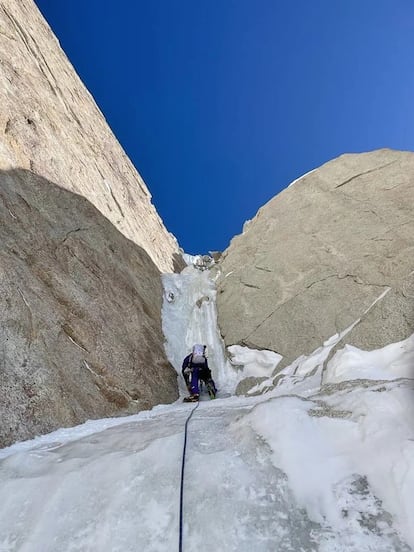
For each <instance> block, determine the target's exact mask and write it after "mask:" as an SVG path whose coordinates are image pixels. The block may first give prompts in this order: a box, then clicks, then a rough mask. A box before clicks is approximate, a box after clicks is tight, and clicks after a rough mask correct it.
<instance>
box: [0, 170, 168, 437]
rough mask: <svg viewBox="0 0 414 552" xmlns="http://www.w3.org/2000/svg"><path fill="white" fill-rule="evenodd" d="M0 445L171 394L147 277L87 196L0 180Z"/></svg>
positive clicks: (156, 304)
mask: <svg viewBox="0 0 414 552" xmlns="http://www.w3.org/2000/svg"><path fill="white" fill-rule="evenodd" d="M0 244H1V247H0V338H1V340H0V348H1V349H0V418H1V424H0V447H1V446H5V445H7V444H9V443H11V442H13V441H15V440H20V439H25V438H28V437H31V436H33V435H36V434H40V433H45V432H48V431H51V430H53V429H56V428H58V427H63V426H70V425H76V424H77V423H80V422H83V421H85V420H87V419H89V418H102V417H105V416H113V415H119V414H128V413H134V412H138V411H139V410H142V409H148V408H151V407H152V406H153V405H155V404H158V403H160V402H161V403H162V402H164V403H167V402H171V401H173V400H175V399H176V398H177V397H178V392H177V374H176V372H175V371H174V369H173V368H172V367H171V366H170V365H169V363H168V362H167V360H166V358H165V355H164V350H163V343H164V337H163V334H162V330H161V314H160V313H161V298H162V287H161V278H160V274H159V271H158V269H157V267H156V266H155V264H154V263H153V261H152V260H151V258H150V257H149V255H148V254H147V253H146V252H145V251H144V250H143V248H142V247H140V246H138V245H136V244H135V243H133V242H131V241H130V240H128V239H127V238H125V236H123V235H122V234H121V233H120V232H119V231H118V230H117V229H116V228H115V227H114V226H113V225H112V224H111V223H110V222H109V221H108V220H107V219H106V218H105V217H104V216H103V215H102V214H101V213H100V212H99V211H98V210H97V209H96V208H95V207H94V206H93V205H92V204H91V203H90V202H89V201H88V200H87V199H85V198H84V197H82V196H79V195H77V194H74V193H73V192H69V191H67V190H63V189H62V188H60V187H58V186H56V185H55V184H54V183H51V182H49V181H47V180H46V179H44V178H42V177H40V176H38V175H35V174H33V173H31V172H29V171H26V170H22V169H20V170H17V169H16V170H12V171H6V172H5V171H1V172H0Z"/></svg>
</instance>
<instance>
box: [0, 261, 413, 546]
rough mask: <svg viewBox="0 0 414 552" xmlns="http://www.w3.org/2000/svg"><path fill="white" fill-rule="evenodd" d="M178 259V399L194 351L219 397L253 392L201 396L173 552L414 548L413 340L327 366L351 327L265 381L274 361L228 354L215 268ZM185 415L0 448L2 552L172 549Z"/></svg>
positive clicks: (351, 354) (173, 317)
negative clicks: (182, 264) (245, 388)
mask: <svg viewBox="0 0 414 552" xmlns="http://www.w3.org/2000/svg"><path fill="white" fill-rule="evenodd" d="M186 260H187V264H188V266H187V267H186V268H185V269H184V271H183V272H182V273H181V274H180V275H177V274H169V275H164V277H163V281H164V287H165V301H164V305H163V329H164V333H165V338H166V343H165V347H166V351H167V354H168V356H169V358H170V361H171V363H172V364H173V366H174V367H175V369H176V371H177V378H178V382H179V385H180V390H181V394H182V395H183V394H184V391H185V389H184V385H183V383H182V377H181V363H182V360H183V358H184V356H186V354H188V353H189V351H190V349H191V347H192V345H193V344H194V343H198V342H200V343H203V344H206V345H207V347H208V354H209V364H210V367H211V369H212V372H213V377H214V379H215V381H216V383H217V385H218V387H219V397H220V394H221V396H222V397H224V396H226V394H233V393H234V392H235V389H236V387H237V385H238V384H239V383H240V382H241V381H242V380H243V379H244V378H246V377H249V378H251V377H253V378H258V383H257V385H256V386H255V387H254V388H253V389H252V390H251V391H252V396H247V397H236V396H231V397H229V398H218V399H216V400H215V401H210V400H208V397H207V396H202V399H203V400H202V401H201V402H200V404H199V407H198V408H197V410H196V411H195V412H194V415H193V417H192V418H191V421H190V423H189V434H188V442H187V461H186V471H185V474H186V476H185V482H184V534H183V550H186V551H187V550H188V551H195V550H197V552H204V551H207V550H208V551H210V550H211V549H212V548H214V549H215V550H219V551H221V550H223V551H233V550H234V551H236V550H237V552H250V551H251V550H258V551H260V552H262V551H269V552H270V551H272V552H273V551H275V550H278V551H281V552H288V551H289V552H291V551H294V552H296V551H298V552H300V551H302V552H303V551H305V552H311V551H314V552H316V551H318V552H319V551H320V552H334V551H335V552H336V551H338V552H343V551H345V552H371V551H372V550H375V551H376V552H391V551H401V552H405V551H408V550H414V528H413V527H412V523H411V520H412V519H414V500H413V498H412V497H413V496H414V426H413V420H414V390H413V375H414V374H413V366H414V362H413V361H414V335H413V336H411V337H410V338H408V339H407V340H405V341H402V342H401V343H395V344H391V345H388V346H387V347H384V348H382V349H380V350H377V351H369V352H367V351H361V350H359V349H357V348H355V347H351V346H349V345H346V346H345V347H343V348H340V349H339V350H337V351H336V352H335V354H334V355H333V356H330V355H331V354H332V349H333V347H334V346H337V347H340V341H341V339H342V338H343V337H344V335H345V334H346V333H347V332H348V331H349V330H350V329H351V328H352V327H354V326H355V324H356V323H358V321H355V323H354V324H353V325H352V326H351V327H350V328H348V329H347V330H345V332H342V334H338V335H335V336H332V337H331V338H330V339H329V340H327V341H326V342H325V343H324V344H322V345H321V347H319V348H318V349H317V350H316V351H314V352H313V353H312V354H311V355H309V356H307V357H306V356H300V357H299V358H298V359H297V360H296V361H295V362H293V363H292V364H291V365H290V366H288V367H287V368H284V369H283V370H282V371H281V372H279V373H278V374H277V376H276V377H275V374H274V373H275V368H276V367H277V365H278V363H279V361H280V355H277V354H276V353H274V352H272V351H256V350H250V349H248V348H246V347H241V346H237V345H235V346H232V347H229V349H228V351H226V349H225V347H224V344H223V343H222V340H221V337H220V332H219V331H218V328H217V325H216V306H215V296H216V291H215V285H214V278H213V277H212V274H214V270H213V271H208V270H199V269H196V268H195V267H194V264H195V257H192V256H187V259H186ZM378 300H379V298H378ZM361 314H363V313H361ZM263 378H265V379H264V381H262V380H263ZM275 385H276V386H275ZM192 408H194V406H193V405H188V404H184V403H182V402H181V400H179V401H177V403H175V404H173V405H159V406H157V407H155V408H153V409H152V410H151V411H146V412H141V413H139V414H137V415H135V416H128V417H125V418H113V419H106V420H95V421H89V422H87V423H85V424H82V425H80V426H78V427H75V428H66V429H60V430H58V431H55V432H53V433H51V434H49V435H44V436H41V437H37V438H35V439H33V440H31V441H26V442H23V443H16V444H15V445H13V446H11V447H8V448H6V449H3V450H1V451H0V552H6V551H7V552H12V551H13V552H14V551H19V552H37V551H39V550H41V551H44V552H49V551H50V552H52V551H53V552H61V551H62V552H63V551H64V552H66V551H67V552H69V551H70V552H74V551H79V552H80V551H91V552H92V551H96V550H99V551H100V550H102V551H111V552H112V551H119V552H121V551H122V552H129V551H136V550H145V551H149V552H152V551H154V552H158V551H160V552H163V551H170V550H175V549H178V527H179V518H178V516H179V488H180V473H181V458H182V447H183V430H184V424H185V421H186V419H187V417H188V415H189V413H190V412H191V410H192Z"/></svg>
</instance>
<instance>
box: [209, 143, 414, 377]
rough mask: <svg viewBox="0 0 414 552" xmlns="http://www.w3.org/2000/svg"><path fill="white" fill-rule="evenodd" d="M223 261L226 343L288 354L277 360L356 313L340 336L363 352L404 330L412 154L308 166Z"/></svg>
mask: <svg viewBox="0 0 414 552" xmlns="http://www.w3.org/2000/svg"><path fill="white" fill-rule="evenodd" d="M220 269H221V276H220V279H219V282H218V295H217V308H218V321H219V326H220V329H221V332H222V334H223V336H224V339H225V342H226V345H232V344H245V345H247V346H249V347H252V348H259V349H260V348H264V349H270V350H273V351H276V352H278V353H280V354H281V355H283V357H284V360H283V362H282V363H281V364H280V366H279V367H282V366H284V365H287V364H289V363H290V362H291V361H293V360H294V359H295V358H297V357H298V356H300V355H302V354H309V353H311V352H312V351H313V350H315V349H317V348H318V347H320V346H321V345H322V343H323V342H324V341H325V340H327V339H328V338H330V337H331V336H332V335H334V334H336V333H340V332H343V331H344V330H345V329H347V328H348V327H349V326H350V325H351V324H353V323H354V322H356V321H357V320H358V319H360V318H361V321H360V323H358V324H357V325H356V326H355V327H354V329H353V330H352V331H351V332H350V333H349V334H348V335H347V336H346V337H345V338H344V340H343V341H342V344H343V343H344V342H348V343H351V344H353V345H355V346H357V347H361V348H363V349H368V350H369V349H374V348H375V349H376V348H379V347H382V346H384V345H386V344H388V343H391V342H397V341H399V340H402V339H404V338H406V337H408V336H409V335H411V334H412V333H413V332H414V276H413V275H414V272H413V271H414V154H413V153H410V152H398V151H391V150H379V151H374V152H370V153H364V154H355V155H343V156H341V157H339V158H338V159H335V160H333V161H331V162H329V163H327V164H325V165H323V166H322V167H320V168H319V169H317V170H315V171H312V172H311V173H308V174H307V175H305V176H304V177H302V178H301V179H299V180H298V181H296V182H295V183H294V184H293V185H292V186H290V187H288V188H287V189H285V190H284V191H283V192H282V193H280V194H279V195H278V196H276V197H275V198H273V199H272V200H271V201H269V202H268V203H267V204H266V205H265V206H264V207H262V208H261V209H260V210H259V211H258V213H257V215H256V216H255V218H254V219H253V220H252V221H251V222H249V223H247V224H246V226H245V229H244V232H243V234H241V235H239V236H237V237H235V238H234V239H233V240H232V242H231V244H230V247H229V248H228V249H227V250H226V251H225V252H224V254H223V257H222V259H221V261H220ZM385 292H386V293H385ZM384 293H385V295H384V296H383V297H382V298H381V299H380V300H379V301H378V302H377V303H376V304H375V305H374V306H372V308H371V309H370V310H369V312H366V311H367V310H368V309H369V308H370V307H371V305H372V304H373V303H374V301H375V300H376V299H378V298H379V297H380V296H381V295H382V294H384Z"/></svg>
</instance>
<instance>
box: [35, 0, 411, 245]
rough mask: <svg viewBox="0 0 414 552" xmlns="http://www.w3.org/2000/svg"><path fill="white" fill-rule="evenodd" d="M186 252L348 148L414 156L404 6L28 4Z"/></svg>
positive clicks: (329, 1) (332, 1)
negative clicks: (44, 24)
mask: <svg viewBox="0 0 414 552" xmlns="http://www.w3.org/2000/svg"><path fill="white" fill-rule="evenodd" d="M36 4H37V5H38V7H39V8H40V10H41V11H42V13H43V15H44V16H45V17H46V19H47V20H48V22H49V24H50V25H51V27H52V29H53V30H54V32H55V34H56V35H57V37H58V38H59V40H60V43H61V45H62V47H63V49H64V50H65V52H66V54H67V55H68V57H69V59H70V60H71V62H72V63H73V65H74V66H75V68H76V70H77V72H78V73H79V75H80V77H81V78H82V80H83V82H84V83H85V85H86V86H87V88H88V89H89V90H90V92H91V93H92V95H93V96H94V98H95V100H96V102H97V104H98V105H99V107H100V109H101V110H102V111H103V113H104V114H105V117H106V119H107V121H108V123H109V125H110V126H111V128H112V130H113V132H114V133H115V135H116V136H117V138H118V140H119V141H120V142H121V144H122V146H123V147H124V149H125V151H126V152H127V154H128V156H129V157H130V158H131V160H132V162H133V163H134V165H135V166H136V168H137V169H138V171H139V172H140V174H141V175H142V176H143V178H144V180H145V182H146V184H147V186H148V188H149V189H150V191H151V193H152V196H153V203H154V204H155V206H156V208H157V210H158V212H159V214H160V216H161V217H162V219H163V220H164V223H165V225H166V226H167V228H168V229H169V230H170V231H171V232H172V233H173V234H174V235H175V236H176V237H177V239H178V241H179V243H180V245H181V246H182V247H183V248H184V250H185V251H186V252H188V253H205V252H207V251H208V250H223V249H224V248H225V247H227V245H228V243H229V241H230V239H231V238H232V237H233V236H234V235H236V234H238V233H240V232H241V231H242V225H243V223H244V221H245V220H247V219H250V218H252V217H253V216H254V215H255V213H256V212H257V210H258V208H259V207H261V206H262V205H263V204H264V203H266V202H267V201H268V200H269V199H271V198H272V197H273V196H274V195H276V194H277V193H278V192H279V191H281V190H282V189H283V188H285V187H286V186H287V185H288V184H289V183H290V182H291V181H292V180H294V179H295V178H297V177H298V176H300V175H301V174H304V173H306V172H308V171H309V170H311V169H313V168H315V167H317V166H319V165H321V164H323V163H324V162H326V161H328V160H330V159H332V158H334V157H337V156H338V155H340V154H342V153H347V152H361V151H368V150H372V149H376V148H381V147H391V148H396V149H405V150H414V109H413V98H414V64H413V60H414V2H412V0H387V1H386V0H289V1H283V2H282V1H279V0H146V1H145V2H144V1H141V0H118V1H117V2H114V1H113V0H61V1H57V0H36Z"/></svg>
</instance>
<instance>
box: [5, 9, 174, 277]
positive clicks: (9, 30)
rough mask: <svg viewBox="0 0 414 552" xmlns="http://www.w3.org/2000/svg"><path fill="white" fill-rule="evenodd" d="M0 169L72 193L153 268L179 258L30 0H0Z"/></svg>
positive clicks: (126, 161) (165, 266)
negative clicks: (92, 207) (21, 171)
mask: <svg viewBox="0 0 414 552" xmlns="http://www.w3.org/2000/svg"><path fill="white" fill-rule="evenodd" d="M0 79H1V83H2V85H1V88H0V169H3V170H8V169H13V168H23V169H28V170H30V171H32V172H35V173H36V174H38V175H39V176H43V177H44V178H46V179H47V180H50V181H52V182H54V183H56V184H57V185H59V186H61V187H63V188H65V189H67V190H70V191H73V192H76V193H79V194H81V195H83V196H84V197H86V198H87V199H88V200H89V201H90V202H91V203H93V204H94V205H95V207H97V208H98V209H99V210H100V211H101V212H102V213H103V214H104V215H105V216H106V217H107V218H108V219H109V220H110V221H111V222H112V223H113V224H114V225H115V226H116V227H117V228H118V230H120V231H121V232H122V233H123V234H124V235H125V236H126V237H127V238H129V239H130V240H132V241H134V242H135V243H137V244H138V245H140V246H141V247H143V248H144V249H145V250H146V251H147V253H148V254H149V255H150V257H151V258H152V260H153V261H154V262H155V264H156V265H157V266H158V268H159V269H160V270H161V271H166V272H172V271H173V270H174V268H175V267H176V266H177V263H178V265H180V264H181V263H182V260H181V255H179V250H178V246H177V242H176V240H175V238H174V237H173V236H172V235H171V234H170V233H169V232H167V230H166V229H165V227H164V225H163V223H162V221H161V219H160V217H159V216H158V214H157V212H156V210H155V208H154V207H153V205H152V204H151V195H150V193H149V192H148V189H147V187H146V186H145V184H144V182H143V180H142V179H141V177H140V175H139V174H138V173H137V171H136V170H135V168H134V167H133V165H132V164H131V162H130V161H129V159H128V158H127V157H126V155H125V153H124V151H123V150H122V148H121V146H120V145H119V143H118V142H117V140H116V138H115V137H114V135H113V134H112V132H111V130H110V129H109V127H108V125H107V123H106V122H105V119H104V117H103V116H102V113H101V112H100V111H99V109H98V108H97V106H96V104H95V102H94V101H93V98H92V97H91V95H90V94H89V93H88V91H87V90H86V88H85V87H84V85H83V84H82V82H81V81H80V79H79V77H78V76H77V75H76V73H75V71H74V69H73V67H72V66H71V64H70V63H69V61H68V59H67V58H66V56H65V54H64V53H63V51H62V50H61V48H60V47H59V44H58V42H57V40H56V38H55V37H54V35H53V33H52V31H51V30H50V28H49V26H48V25H47V23H46V22H45V20H44V19H43V17H42V15H41V14H40V12H39V10H38V9H37V7H36V6H35V4H34V2H33V1H32V0H0Z"/></svg>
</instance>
